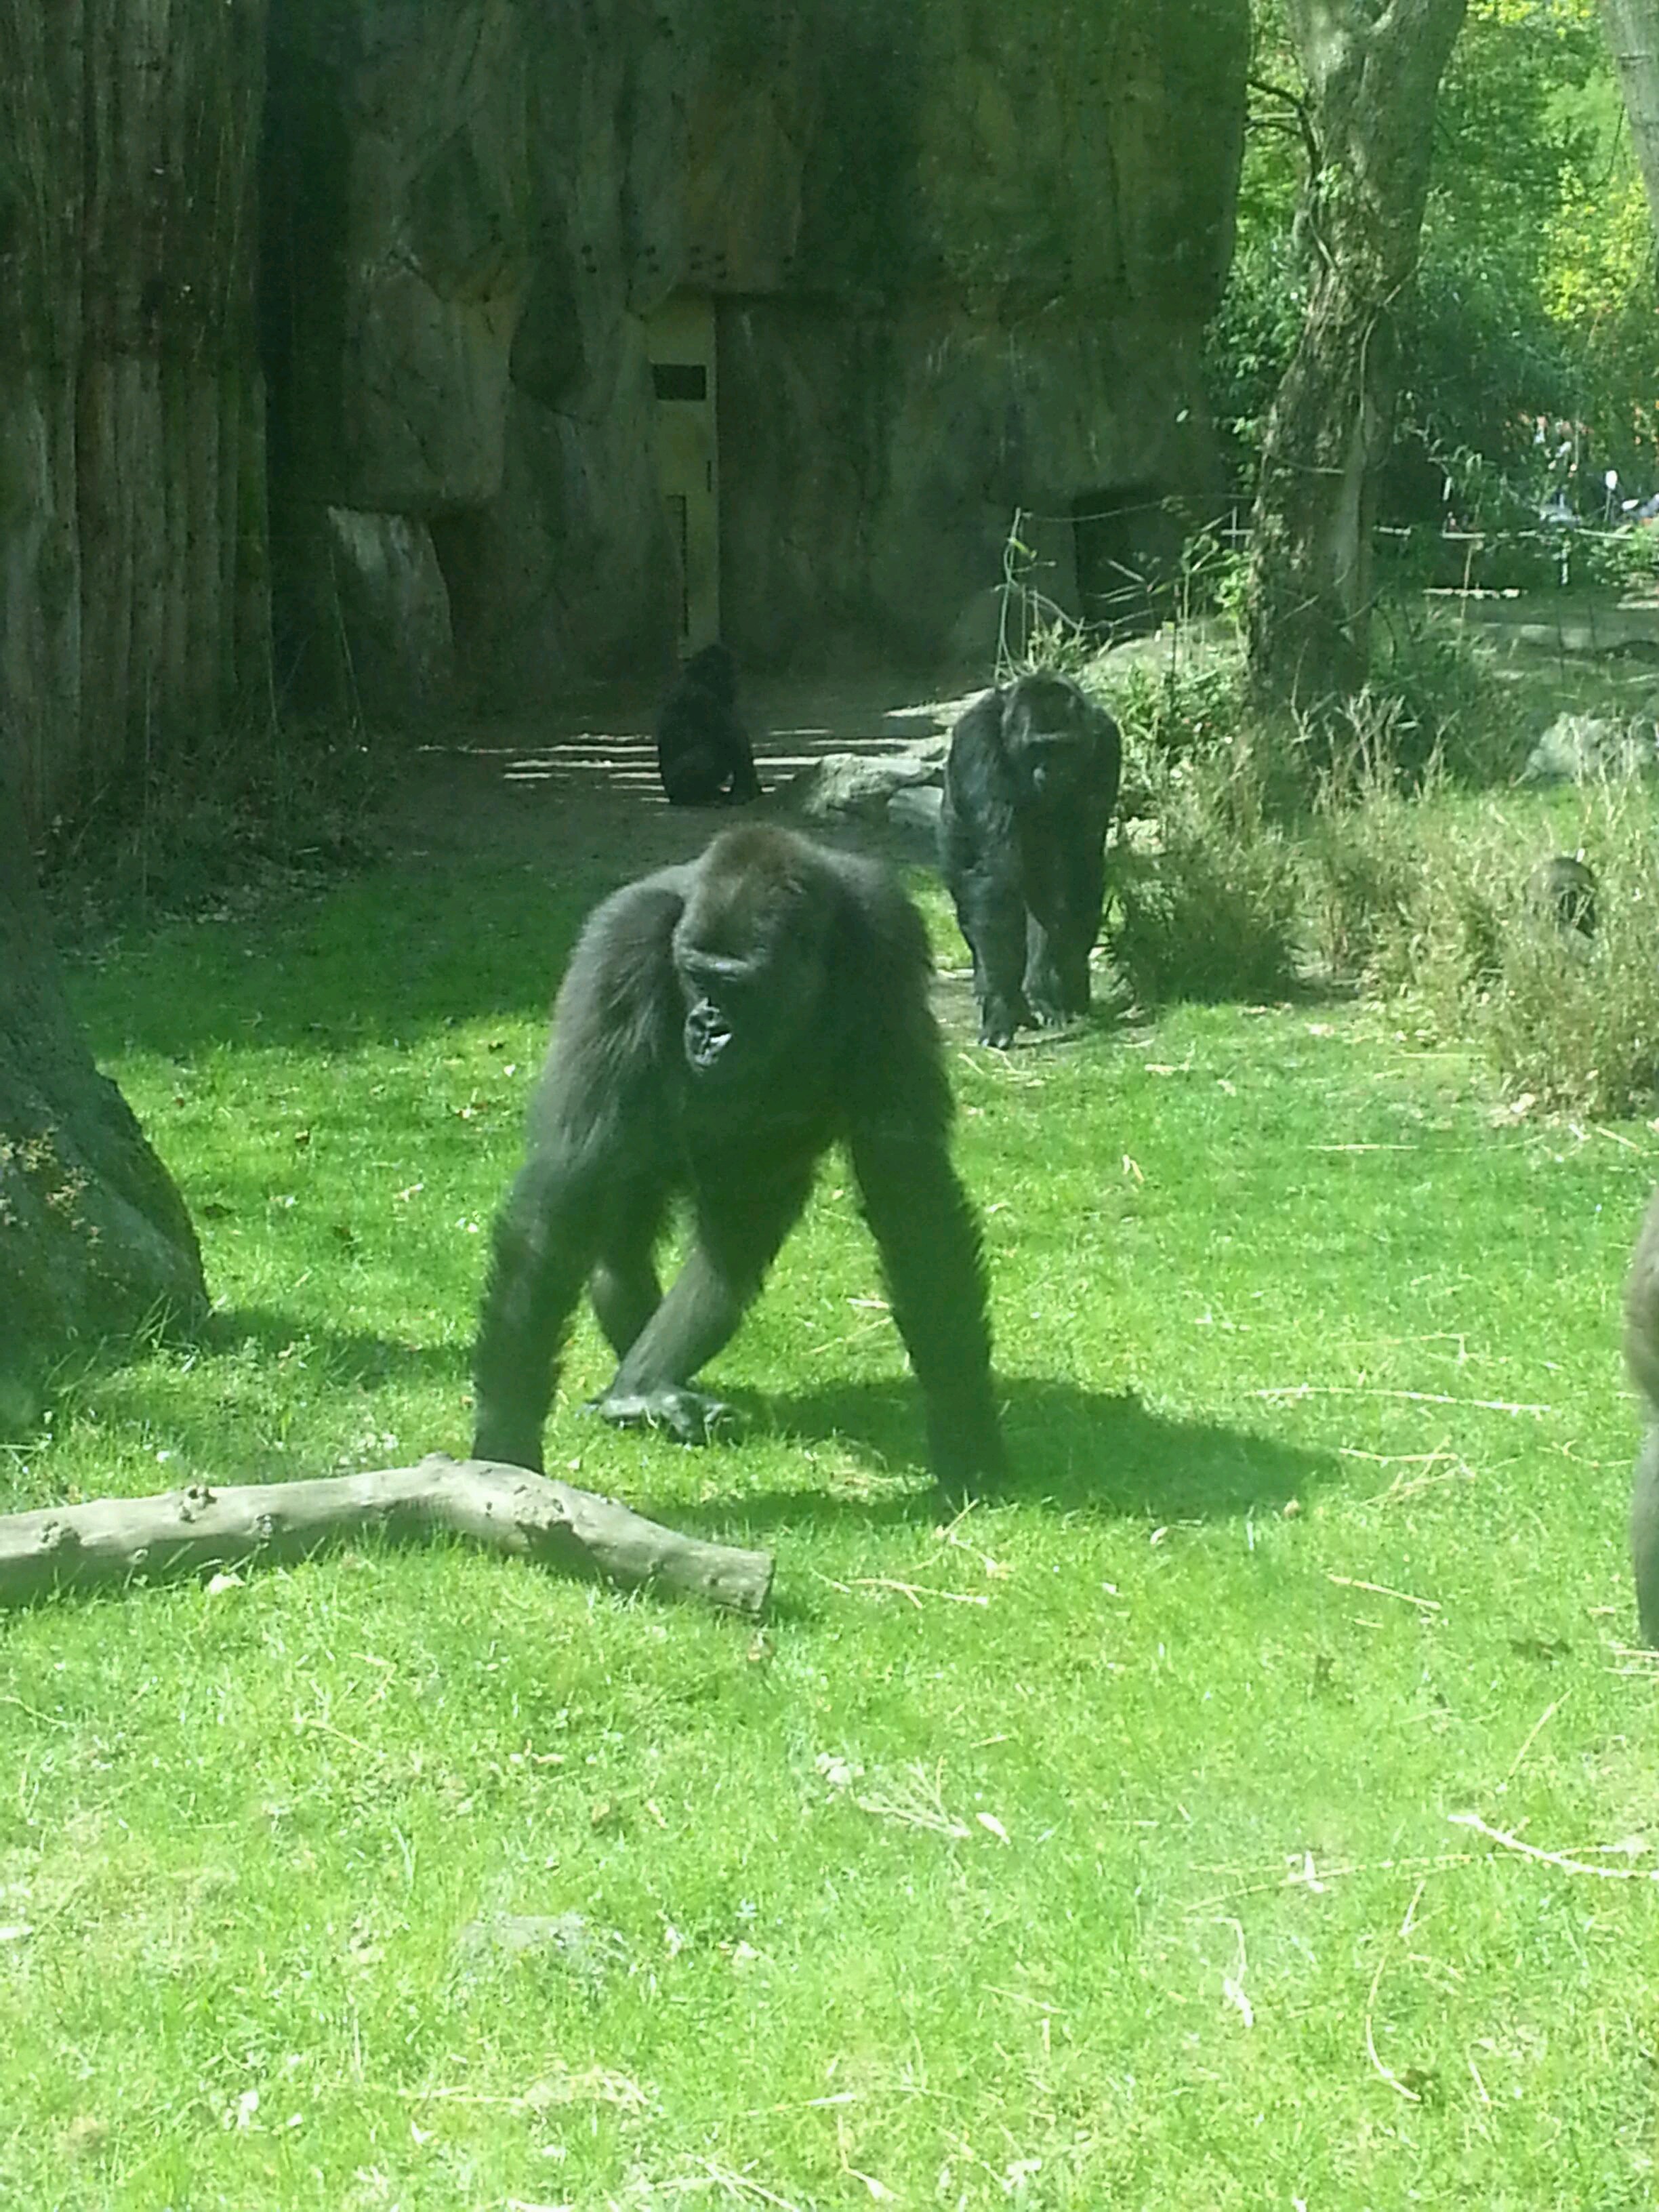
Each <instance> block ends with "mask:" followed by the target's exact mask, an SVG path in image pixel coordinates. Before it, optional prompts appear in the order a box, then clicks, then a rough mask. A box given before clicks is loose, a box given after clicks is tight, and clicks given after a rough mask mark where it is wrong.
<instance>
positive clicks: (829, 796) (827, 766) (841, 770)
mask: <svg viewBox="0 0 1659 2212" xmlns="http://www.w3.org/2000/svg"><path fill="white" fill-rule="evenodd" d="M944 759H945V740H944V739H943V738H939V739H937V740H934V741H930V742H929V743H927V744H922V745H917V746H915V747H912V748H910V749H908V750H906V751H904V752H902V753H901V752H893V753H825V755H824V756H823V759H822V760H816V761H813V762H812V763H811V765H810V766H809V767H806V768H804V769H800V770H799V773H798V774H797V775H793V776H792V777H791V778H790V780H789V781H788V782H787V784H785V785H783V786H782V787H781V789H780V792H779V794H778V795H779V798H780V800H781V803H782V804H783V805H785V806H787V808H789V810H790V811H792V812H793V813H796V814H799V816H800V817H801V818H802V819H803V820H804V821H807V822H824V821H833V820H836V819H842V820H844V819H846V818H847V817H853V818H854V819H862V820H870V821H877V820H879V819H880V818H881V817H883V816H884V815H885V814H886V812H887V810H888V805H889V802H890V800H891V799H893V797H894V796H895V794H896V793H899V792H901V791H904V790H906V789H908V787H911V786H914V785H918V784H927V783H932V782H934V781H937V780H938V778H939V775H940V773H941V770H942V768H943V763H944Z"/></svg>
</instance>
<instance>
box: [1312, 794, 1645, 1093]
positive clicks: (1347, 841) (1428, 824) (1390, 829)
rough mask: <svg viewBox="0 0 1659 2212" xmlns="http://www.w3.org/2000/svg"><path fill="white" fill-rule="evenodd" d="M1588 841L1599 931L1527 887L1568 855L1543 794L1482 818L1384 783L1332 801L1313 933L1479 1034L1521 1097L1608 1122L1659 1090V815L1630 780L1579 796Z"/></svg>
mask: <svg viewBox="0 0 1659 2212" xmlns="http://www.w3.org/2000/svg"><path fill="white" fill-rule="evenodd" d="M1574 835H1576V836H1577V841H1578V842H1579V844H1580V847H1581V849H1582V851H1583V854H1584V857H1585V859H1586V860H1588V861H1589V865H1590V866H1591V868H1592V869H1593V870H1594V872H1595V876H1596V878H1597V881H1598V884H1599V896H1598V900H1597V905H1598V910H1599V917H1600V918H1599V924H1598V927H1597V929H1596V931H1595V935H1594V937H1593V938H1589V939H1585V938H1583V937H1581V936H1579V935H1577V933H1574V932H1572V931H1571V930H1568V929H1565V928H1563V927H1561V926H1560V925H1559V922H1558V921H1557V920H1556V919H1555V917H1554V916H1553V914H1552V913H1550V912H1549V911H1547V910H1541V908H1540V907H1539V904H1538V902H1537V901H1536V899H1535V898H1534V897H1533V896H1530V894H1529V885H1530V883H1531V878H1532V877H1533V874H1534V871H1535V870H1536V869H1537V867H1538V866H1539V865H1540V863H1541V862H1542V861H1544V860H1547V859H1548V858H1549V857H1550V855H1551V854H1552V853H1553V852H1555V851H1558V850H1559V849H1560V848H1561V845H1562V843H1563V842H1565V840H1564V839H1560V838H1553V837H1552V836H1551V833H1550V831H1549V829H1548V827H1547V817H1545V818H1544V819H1542V820H1541V817H1540V813H1539V809H1538V805H1537V803H1536V801H1534V800H1532V799H1526V800H1516V799H1502V800H1498V799H1488V800H1486V801H1484V802H1482V803H1481V805H1480V806H1479V807H1478V808H1476V809H1474V810H1473V811H1471V810H1470V809H1469V808H1468V806H1467V805H1464V806H1462V807H1460V806H1458V805H1456V804H1455V802H1454V801H1453V800H1451V799H1449V798H1448V797H1446V796H1444V795H1442V796H1441V797H1440V798H1439V799H1437V802H1436V803H1435V804H1433V805H1425V804H1424V803H1423V802H1422V801H1421V800H1417V799H1406V798H1403V797H1401V795H1400V794H1399V793H1390V792H1386V791H1375V792H1372V793H1369V794H1367V795H1365V796H1364V798H1363V799H1360V800H1359V801H1358V803H1357V804H1353V805H1332V806H1330V807H1328V808H1327V809H1324V810H1322V812H1321V816H1320V818H1319V820H1318V822H1317V823H1316V828H1315V831H1314V834H1313V836H1312V837H1311V839H1310V847H1309V856H1310V884H1311V890H1312V897H1311V904H1312V909H1313V917H1314V934H1315V943H1316V951H1318V953H1319V954H1320V955H1321V956H1322V957H1323V958H1324V959H1325V960H1327V961H1328V962H1329V963H1330V964H1331V965H1332V966H1333V968H1334V969H1339V970H1346V972H1349V973H1352V974H1354V975H1357V976H1358V977H1360V978H1361V979H1362V980H1364V981H1367V982H1368V983H1370V985H1372V986H1373V987H1375V988H1376V989H1378V990H1380V991H1381V992H1382V993H1383V994H1385V995H1387V996H1390V997H1396V998H1405V999H1408V1000H1411V1002H1412V1003H1413V1006H1414V1007H1415V1009H1416V1012H1417V1014H1418V1016H1419V1018H1420V1019H1423V1020H1425V1021H1426V1022H1427V1023H1428V1024H1430V1025H1431V1027H1432V1029H1433V1030H1435V1031H1437V1033H1438V1034H1439V1035H1441V1036H1444V1037H1447V1038H1455V1037H1467V1038H1469V1039H1471V1040H1472V1041H1473V1042H1474V1043H1475V1044H1476V1045H1477V1046H1478V1047H1479V1048H1480V1050H1481V1052H1482V1053H1483V1054H1485V1056H1486V1059H1487V1060H1489V1062H1490V1064H1491V1066H1492V1068H1493V1071H1494V1072H1495V1073H1496V1074H1497V1076H1498V1079H1499V1080H1500V1081H1501V1083H1502V1084H1503V1085H1504V1089H1505V1090H1506V1091H1508V1092H1509V1093H1510V1095H1511V1096H1512V1097H1522V1096H1524V1097H1528V1098H1531V1099H1534V1100H1536V1101H1538V1102H1539V1103H1542V1104H1544V1105H1546V1106H1549V1107H1553V1108H1557V1109H1564V1110H1568V1111H1572V1112H1577V1113H1583V1114H1586V1115H1594V1116H1597V1117H1606V1116H1610V1115H1621V1114H1627V1113H1632V1112H1635V1111H1638V1110H1640V1109H1646V1108H1650V1106H1651V1103H1652V1100H1653V1096H1654V1091H1655V1089H1656V1084H1659V874H1656V870H1655V865H1654V861H1655V855H1654V843H1653V811H1652V805H1651V801H1650V797H1649V795H1648V793H1647V791H1646V788H1645V787H1644V785H1643V784H1642V783H1641V782H1640V781H1637V780H1635V779H1631V780H1627V781H1620V782H1607V783H1604V784H1602V785H1601V786H1598V787H1590V788H1589V789H1588V790H1587V791H1585V792H1584V793H1583V794H1582V797H1581V804H1580V814H1579V818H1578V820H1577V823H1576V824H1575V825H1573V828H1572V829H1570V830H1569V831H1568V833H1567V836H1568V837H1571V836H1574Z"/></svg>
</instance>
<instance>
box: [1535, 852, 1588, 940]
mask: <svg viewBox="0 0 1659 2212" xmlns="http://www.w3.org/2000/svg"><path fill="white" fill-rule="evenodd" d="M1527 904H1528V908H1530V910H1531V911H1532V913H1534V915H1537V917H1538V919H1539V920H1540V921H1546V922H1548V923H1550V924H1551V925H1553V927H1555V928H1557V929H1559V930H1560V931H1561V932H1562V933H1564V934H1565V933H1568V932H1571V933H1573V934H1574V935H1576V936H1578V937H1581V938H1590V937H1594V936H1595V871H1594V870H1593V869H1592V868H1590V867H1589V866H1588V865H1587V864H1586V863H1585V862H1584V861H1583V860H1579V859H1577V856H1576V855H1575V854H1571V853H1558V854H1555V856H1554V858H1553V860H1541V861H1540V862H1539V863H1538V866H1536V867H1535V868H1534V870H1533V872H1532V873H1531V875H1530V876H1529V877H1528V879H1527Z"/></svg>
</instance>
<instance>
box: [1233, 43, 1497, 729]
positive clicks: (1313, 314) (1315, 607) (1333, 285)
mask: <svg viewBox="0 0 1659 2212" xmlns="http://www.w3.org/2000/svg"><path fill="white" fill-rule="evenodd" d="M1466 5H1467V0H1288V6H1287V12H1288V15H1289V19H1290V25H1291V33H1292V35H1293V36H1294V38H1295V40H1296V43H1297V51H1298V52H1299V54H1300V56H1301V59H1302V64H1303V68H1304V71H1305V74H1306V78H1307V85H1308V96H1309V114H1308V122H1309V126H1310V136H1311V140H1312V152H1311V155H1310V173H1309V175H1308V178H1307V180H1306V183H1305V185H1304V189H1303V198H1302V204H1301V207H1300V209H1299V210H1298V212H1297V228H1298V232H1299V234H1300V235H1301V237H1302V240H1303V243H1304V251H1305V252H1306V254H1307V256H1308V258H1309V261H1310V288H1309V299H1308V309H1307V316H1306V319H1305V321H1304V325H1303V329H1302V335H1301V337H1300V339H1299V340H1298V341H1297V348H1296V351H1295V353H1294V354H1293V355H1292V356H1291V363H1290V367H1289V368H1287V369H1286V371H1285V379H1284V381H1283V383H1282V384H1281V385H1280V386H1279V392H1278V395H1277V397H1276V398H1275V399H1274V401H1273V410H1272V412H1271V414H1270V416H1269V417H1268V422H1267V436H1266V440H1265V441H1264V444H1263V449H1262V457H1261V479H1260V482H1259V483H1258V486H1257V489H1256V501H1255V521H1254V529H1253V533H1252V540H1251V548H1250V568H1249V581H1248V587H1247V591H1246V597H1245V619H1246V643H1247V649H1248V653H1249V671H1250V677H1251V680H1252V683H1253V684H1254V685H1255V688H1256V690H1258V691H1259V692H1261V693H1263V694H1265V695H1266V696H1269V697H1271V698H1274V699H1278V700H1288V701H1290V702H1293V703H1294V702H1302V703H1305V704H1314V703H1316V702H1318V701H1319V700H1321V699H1322V698H1325V697H1328V696H1330V695H1331V694H1332V693H1348V692H1352V691H1354V690H1358V688H1359V686H1360V685H1361V684H1363V683H1364V680H1365V674H1366V668H1367V664H1368V659H1369V650H1368V648H1369V642H1370V639H1369V630H1370V598H1371V545H1370V535H1371V522H1372V514H1373V508H1374V505H1375V498H1376V478H1377V474H1378V471H1379V469H1380V468H1381V465H1382V463H1383V458H1384V456H1385V454H1386V453H1387V452H1388V448H1389V441H1390V439H1391V437H1392V435H1393V432H1394V406H1395V384H1394V372H1395V348H1396V331H1395V316H1396V313H1397V310H1398V307H1399V305H1400V301H1401V294H1402V293H1403V292H1404V291H1405V289H1406V288H1407V285H1408V284H1409V283H1410V282H1411V280H1412V277H1413V273H1414V271H1415V270H1416V266H1417V252H1418V241H1419V234H1420V232H1421V229H1422V224H1423V207H1424V202H1425V198H1426V197H1427V194H1428V183H1429V166H1430V154H1431V147H1432V144H1433V138H1434V110H1435V102H1436V100H1437V96H1438V94H1439V89H1440V78H1441V75H1442V72H1443V70H1444V69H1445V66H1446V63H1447V60H1448V58H1449V56H1450V53H1451V50H1452V46H1453V43H1454V41H1455V39H1456V36H1457V33H1458V30H1459V28H1460V27H1461V26H1462V21H1463V14H1464V9H1465V7H1466Z"/></svg>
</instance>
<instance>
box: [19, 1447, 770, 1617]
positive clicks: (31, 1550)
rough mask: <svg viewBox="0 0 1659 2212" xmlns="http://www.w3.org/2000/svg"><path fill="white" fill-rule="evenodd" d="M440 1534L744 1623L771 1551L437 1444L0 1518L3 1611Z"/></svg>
mask: <svg viewBox="0 0 1659 2212" xmlns="http://www.w3.org/2000/svg"><path fill="white" fill-rule="evenodd" d="M446 1532H447V1533H448V1534H452V1535H457V1536H462V1537H465V1539H466V1540H467V1541H468V1542H470V1543H474V1544H482V1545H483V1546H484V1547H486V1549H488V1550H490V1551H495V1552H506V1553H509V1554H510V1555H512V1556H513V1557H516V1558H522V1559H532V1560H535V1561H537V1562H538V1563H539V1564H540V1565H544V1566H550V1567H556V1568H559V1569H562V1571H564V1572H566V1573H584V1572H591V1573H597V1574H600V1575H603V1576H604V1577H605V1578H606V1579H607V1580H608V1581H611V1582H617V1583H623V1584H624V1585H625V1586H627V1587H629V1588H638V1587H646V1586H649V1587H653V1588H657V1589H665V1590H668V1591H671V1592H672V1593H674V1594H675V1595H678V1596H681V1597H696V1598H702V1599H703V1600H705V1601H707V1602H708V1604H710V1605H719V1606H726V1607H730V1608H731V1609H732V1611H733V1612H735V1613H748V1614H749V1615H750V1616H751V1618H758V1616H759V1615H760V1614H761V1613H763V1612H764V1611H765V1610H766V1601H767V1597H768V1595H769V1592H770V1590H771V1588H772V1555H771V1553H769V1552H742V1551H737V1550H734V1549H733V1548H732V1547H731V1546H730V1545H727V1544H707V1543H704V1542H703V1541H702V1540H701V1538H699V1537H696V1536H682V1535H680V1534H678V1532H677V1531H676V1530H674V1529H672V1528H662V1527H660V1526H659V1524H658V1523H657V1522H654V1521H647V1520H645V1519H644V1518H643V1517H642V1516H641V1515H640V1514H637V1513H634V1512H631V1511H630V1510H629V1508H628V1507H627V1506H626V1505H620V1504H617V1500H616V1499H615V1498H602V1497H600V1496H599V1493H598V1492H595V1491H592V1490H577V1489H574V1488H573V1487H572V1486H571V1485H570V1484H569V1483H568V1482H554V1481H550V1480H549V1479H548V1477H547V1476H546V1475H544V1474H526V1471H525V1470H524V1468H519V1467H503V1466H501V1465H500V1464H499V1463H498V1462H495V1461H493V1460H453V1459H446V1458H445V1457H444V1455H442V1454H441V1452H435V1453H434V1454H433V1455H431V1457H430V1458H428V1459H424V1460H422V1462H421V1463H420V1465H419V1466H418V1467H388V1468H376V1469H374V1471H373V1472H372V1473H368V1474H340V1475H323V1476H319V1478H317V1479H316V1480H313V1481H308V1482H268V1483H258V1484H246V1485H239V1486H234V1487H232V1486H226V1487H225V1488H222V1489H210V1488H209V1487H208V1486H206V1485H205V1484H200V1485H197V1486H196V1487H194V1488H192V1489H189V1490H174V1491H169V1492H166V1493H165V1494H163V1495H161V1496H159V1497H152V1498H98V1499H96V1500H95V1501H94V1502H93V1503H92V1504H86V1505H49V1506H46V1507H43V1508H40V1509H39V1510H36V1511H33V1512H30V1513H8V1514H5V1515H3V1516H0V1606H8V1605H27V1604H29V1603H31V1602H32V1601H33V1600H34V1599H36V1598H38V1597H42V1596H44V1595H46V1594H47V1592H49V1591H51V1590H55V1589H100V1588H107V1587H109V1586H110V1585H112V1584H114V1585H117V1586H118V1585H120V1584H123V1583H130V1582H132V1581H135V1580H137V1579H143V1581H146V1582H165V1581H169V1580H173V1579H175V1578H177V1577H180V1576H185V1575H193V1574H200V1573H202V1572H203V1571H204V1570H205V1569H206V1568H209V1567H223V1566H228V1565H233V1564H234V1562H235V1561H237V1560H239V1559H250V1560H255V1561H258V1562H263V1563H267V1564H269V1563H271V1562H274V1561H279V1560H284V1559H309V1558H310V1557H311V1556H312V1554H313V1553H316V1552H319V1551H321V1550H323V1549H324V1547H325V1546H327V1545H330V1544H337V1543H341V1542H343V1541H345V1540H346V1539H348V1538H349V1537H352V1536H362V1535H367V1534H374V1535H378V1536H381V1537H384V1538H386V1539H387V1540H389V1541H393V1542H401V1543H409V1542H415V1543H421V1542H427V1541H430V1539H431V1538H432V1537H433V1536H434V1535H436V1534H444V1533H446Z"/></svg>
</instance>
